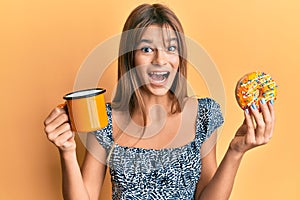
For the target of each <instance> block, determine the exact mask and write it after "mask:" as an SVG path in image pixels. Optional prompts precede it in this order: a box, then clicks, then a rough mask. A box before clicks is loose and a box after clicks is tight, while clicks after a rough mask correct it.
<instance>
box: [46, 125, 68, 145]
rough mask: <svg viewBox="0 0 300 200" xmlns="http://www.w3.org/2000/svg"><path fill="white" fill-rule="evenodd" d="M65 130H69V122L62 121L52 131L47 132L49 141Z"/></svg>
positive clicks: (52, 140)
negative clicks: (62, 122)
mask: <svg viewBox="0 0 300 200" xmlns="http://www.w3.org/2000/svg"><path fill="white" fill-rule="evenodd" d="M66 131H71V129H70V124H69V123H64V124H62V125H61V126H59V127H58V128H56V129H55V130H54V131H52V132H49V133H48V139H49V140H50V141H51V142H54V141H55V140H56V139H57V138H58V137H59V136H60V135H62V134H63V133H64V132H66Z"/></svg>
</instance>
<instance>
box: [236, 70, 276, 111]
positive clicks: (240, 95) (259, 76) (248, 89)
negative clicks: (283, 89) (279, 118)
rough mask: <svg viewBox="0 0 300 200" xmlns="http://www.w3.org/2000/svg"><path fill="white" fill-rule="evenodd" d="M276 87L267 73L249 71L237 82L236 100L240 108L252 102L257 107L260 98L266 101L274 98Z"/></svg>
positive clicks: (245, 107)
mask: <svg viewBox="0 0 300 200" xmlns="http://www.w3.org/2000/svg"><path fill="white" fill-rule="evenodd" d="M277 87H278V86H277V84H276V83H275V81H274V80H273V79H272V77H271V76H270V75H269V74H267V73H264V72H259V71H256V72H251V73H248V74H246V75H244V76H243V77H242V78H241V79H240V80H239V81H238V82H237V85H236V89H235V96H236V100H237V102H238V104H239V106H240V107H241V108H242V109H247V108H248V107H249V106H251V105H252V104H253V103H255V105H256V107H257V108H258V109H259V102H260V100H261V99H262V98H264V99H265V101H266V102H267V101H270V100H275V99H276V97H277Z"/></svg>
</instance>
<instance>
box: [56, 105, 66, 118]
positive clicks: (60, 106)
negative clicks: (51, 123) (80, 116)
mask: <svg viewBox="0 0 300 200" xmlns="http://www.w3.org/2000/svg"><path fill="white" fill-rule="evenodd" d="M56 107H58V108H62V109H64V110H65V111H66V113H67V115H69V112H68V107H67V102H64V103H61V104H58V105H57V106H56Z"/></svg>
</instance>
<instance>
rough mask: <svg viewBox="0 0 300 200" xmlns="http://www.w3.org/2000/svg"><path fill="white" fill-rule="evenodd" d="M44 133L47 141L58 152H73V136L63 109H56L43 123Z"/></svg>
mask: <svg viewBox="0 0 300 200" xmlns="http://www.w3.org/2000/svg"><path fill="white" fill-rule="evenodd" d="M44 125H45V132H46V135H47V137H48V139H49V140H50V141H51V142H52V143H54V144H55V145H56V146H57V147H58V148H59V150H60V151H63V152H67V151H75V149H76V142H75V134H74V133H73V132H72V131H71V127H70V124H69V117H68V115H67V114H66V111H65V109H64V108H59V107H56V108H55V109H53V110H52V112H51V113H50V114H49V116H48V117H47V118H46V120H45V121H44Z"/></svg>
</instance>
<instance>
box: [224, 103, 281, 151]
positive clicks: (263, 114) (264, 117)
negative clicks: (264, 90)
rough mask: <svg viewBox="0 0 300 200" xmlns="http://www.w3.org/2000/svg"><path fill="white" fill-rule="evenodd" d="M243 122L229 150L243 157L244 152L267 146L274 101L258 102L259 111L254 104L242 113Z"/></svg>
mask: <svg viewBox="0 0 300 200" xmlns="http://www.w3.org/2000/svg"><path fill="white" fill-rule="evenodd" d="M244 117H245V119H244V122H243V124H242V125H241V126H240V127H239V129H238V130H237V132H236V134H235V137H234V138H233V140H232V141H231V143H230V149H231V150H233V151H235V152H237V153H239V154H241V155H243V154H244V153H245V152H246V151H248V150H250V149H252V148H254V147H257V146H260V145H264V144H267V143H268V142H269V141H270V139H271V138H272V135H273V130H274V124H275V110H274V101H273V100H270V101H268V102H266V101H265V100H264V99H261V101H260V111H259V110H258V108H257V107H256V105H255V103H254V104H252V105H251V106H250V107H249V108H247V109H245V111H244Z"/></svg>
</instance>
